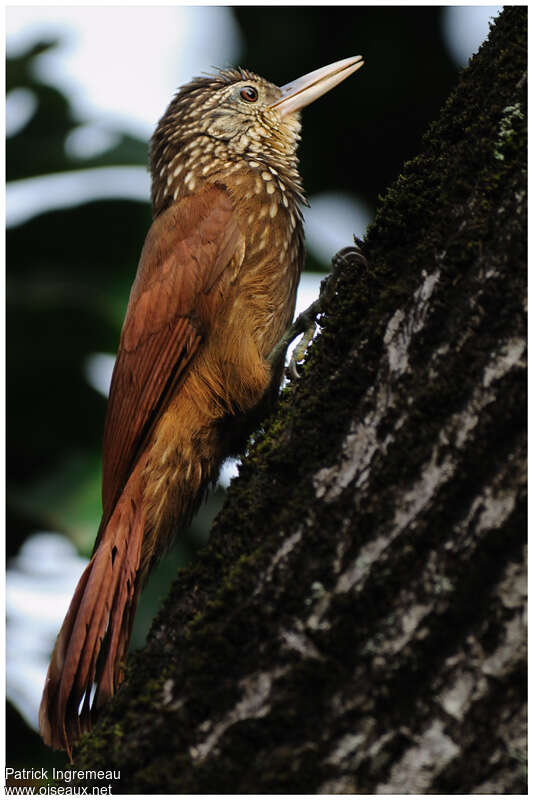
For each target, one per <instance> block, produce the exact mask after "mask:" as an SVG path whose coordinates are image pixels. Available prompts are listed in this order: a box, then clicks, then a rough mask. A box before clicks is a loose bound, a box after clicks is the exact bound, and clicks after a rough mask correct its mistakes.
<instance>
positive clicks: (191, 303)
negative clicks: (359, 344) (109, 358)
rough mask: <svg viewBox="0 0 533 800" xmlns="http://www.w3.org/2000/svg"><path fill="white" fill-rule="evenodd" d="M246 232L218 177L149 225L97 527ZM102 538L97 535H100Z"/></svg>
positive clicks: (117, 372)
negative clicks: (242, 230) (238, 221)
mask: <svg viewBox="0 0 533 800" xmlns="http://www.w3.org/2000/svg"><path fill="white" fill-rule="evenodd" d="M243 256H244V247H243V236H242V234H241V231H240V229H239V226H238V224H237V221H236V219H235V215H234V212H233V206H232V202H231V198H230V196H229V194H228V193H227V191H226V190H225V189H224V187H223V186H222V185H219V184H215V185H213V186H209V187H207V188H206V189H204V190H203V191H202V192H199V193H197V194H195V195H193V196H191V197H187V198H184V199H183V200H181V201H180V202H179V203H176V204H175V205H173V206H171V207H170V208H169V209H167V210H166V211H165V212H164V213H163V214H161V215H160V216H159V217H158V218H157V219H156V220H155V221H154V223H153V224H152V227H151V228H150V231H149V232H148V235H147V238H146V242H145V245H144V248H143V252H142V254H141V259H140V263H139V268H138V270H137V276H136V278H135V281H134V284H133V286H132V290H131V294H130V300H129V304H128V310H127V312H126V318H125V320H124V325H123V328H122V334H121V338H120V345H119V350H118V354H117V359H116V363H115V368H114V371H113V377H112V381H111V389H110V394H109V402H108V408H107V416H106V424H105V431H104V445H103V480H102V502H103V512H104V513H103V518H102V523H101V526H100V531H103V530H104V528H105V525H106V524H107V520H108V519H109V517H110V516H111V514H112V513H113V509H114V507H115V505H116V503H117V500H118V498H119V496H120V493H121V492H122V490H123V488H124V486H125V485H126V482H127V480H128V476H129V475H130V473H131V471H132V469H133V467H134V466H135V463H136V461H137V459H138V457H139V455H140V453H141V452H142V449H143V447H144V445H145V443H146V438H147V436H148V435H149V432H150V430H151V429H152V427H153V425H154V424H155V421H156V420H157V419H158V417H159V415H160V414H161V413H162V411H163V410H164V408H165V406H166V403H167V402H168V399H169V397H168V395H169V391H175V389H176V386H177V385H179V382H180V380H182V379H183V376H184V374H185V372H186V370H187V368H188V366H189V365H190V363H191V360H192V359H193V358H194V354H195V353H196V351H197V350H198V347H199V346H200V344H201V342H202V340H203V338H204V337H205V335H206V332H207V330H208V328H209V318H208V315H207V314H206V313H205V308H206V303H205V296H206V295H212V297H210V300H212V306H211V309H212V310H213V305H215V304H216V303H218V302H220V298H221V292H213V289H214V287H215V286H216V285H218V284H221V283H222V281H221V277H222V275H223V273H224V270H225V269H226V267H227V266H228V265H229V264H230V262H231V261H232V259H233V260H234V261H235V259H238V261H239V264H238V265H237V267H238V266H240V263H242V259H243ZM97 543H98V540H97Z"/></svg>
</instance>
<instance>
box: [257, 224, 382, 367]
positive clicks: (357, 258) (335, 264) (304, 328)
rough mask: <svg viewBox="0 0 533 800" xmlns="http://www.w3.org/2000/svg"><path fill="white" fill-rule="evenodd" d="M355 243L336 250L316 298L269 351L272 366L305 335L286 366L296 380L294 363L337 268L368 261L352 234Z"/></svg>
mask: <svg viewBox="0 0 533 800" xmlns="http://www.w3.org/2000/svg"><path fill="white" fill-rule="evenodd" d="M354 243H355V246H351V247H343V249H342V250H339V252H338V253H336V254H335V255H334V256H333V258H332V259H331V267H332V269H331V272H330V273H329V275H326V277H325V278H324V279H323V280H322V282H321V284H320V294H319V296H318V299H317V300H315V301H314V303H311V305H310V306H309V307H308V308H306V309H305V311H302V313H301V314H299V315H298V316H297V317H296V319H295V320H294V322H293V323H292V325H291V326H290V328H288V329H287V330H286V331H285V333H284V334H283V336H282V337H281V339H280V340H279V342H278V343H277V345H276V346H275V347H274V349H273V350H272V352H271V353H270V355H269V357H268V361H269V362H270V364H271V366H272V368H273V369H275V367H276V365H278V364H279V362H280V361H281V360H285V354H286V352H287V348H288V346H289V345H290V344H291V342H292V341H294V339H296V337H297V336H299V335H300V334H301V333H303V334H304V335H303V336H302V339H301V341H300V342H299V344H298V345H297V346H296V347H295V349H294V351H293V354H292V356H291V360H290V362H289V366H288V367H287V372H288V374H289V376H290V377H291V378H293V379H295V380H297V379H298V378H299V377H300V375H299V372H298V367H297V364H298V362H299V361H302V359H303V357H304V355H305V351H306V350H307V347H308V345H309V342H310V341H311V340H312V338H313V336H314V335H315V331H316V318H317V317H318V315H319V314H321V313H322V312H323V311H324V308H325V306H326V304H327V301H329V300H330V298H331V297H332V296H333V293H334V291H335V287H336V284H337V279H338V276H339V272H340V270H341V269H342V268H343V267H344V266H345V265H346V264H349V263H352V264H360V265H361V266H366V265H367V260H366V258H365V257H364V255H363V253H362V251H361V248H360V246H359V245H360V244H362V242H361V240H360V239H356V238H355V237H354Z"/></svg>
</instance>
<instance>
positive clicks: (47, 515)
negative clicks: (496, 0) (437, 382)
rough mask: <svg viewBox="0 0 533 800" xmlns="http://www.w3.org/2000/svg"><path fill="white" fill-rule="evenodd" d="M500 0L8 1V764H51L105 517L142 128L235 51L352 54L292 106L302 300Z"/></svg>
mask: <svg viewBox="0 0 533 800" xmlns="http://www.w3.org/2000/svg"><path fill="white" fill-rule="evenodd" d="M499 10H500V8H499V7H498V6H453V7H452V6H449V7H437V6H430V7H420V6H412V7H404V8H402V7H399V6H394V7H376V6H372V7H364V6H339V7H332V6H327V7H320V6H307V7H305V6H291V7H286V6H264V7H260V6H251V7H244V6H239V7H234V8H230V7H224V6H211V7H198V6H165V7H156V6H154V7H136V6H130V7H128V6H122V7H120V6H119V7H112V6H108V7H105V6H104V7H81V6H80V7H67V6H62V7H45V6H39V7H22V6H21V7H16V6H11V7H8V9H7V18H6V28H7V41H6V54H7V65H6V92H7V94H6V136H7V144H6V152H7V161H6V179H7V186H6V224H7V239H6V241H7V245H6V247H7V291H6V294H7V357H8V362H7V365H8V369H7V404H8V405H7V411H8V418H7V419H8V424H7V557H8V562H7V567H8V569H7V593H6V604H7V635H6V654H7V659H6V660H7V678H6V687H7V695H8V710H7V763H8V764H9V765H10V766H17V765H18V766H26V767H28V766H34V767H41V766H47V765H52V764H56V765H62V764H64V762H65V757H64V755H63V754H59V755H58V754H51V753H50V752H49V751H47V749H46V748H44V747H43V746H42V745H41V743H40V739H39V737H38V736H37V734H36V732H35V728H36V720H37V709H38V704H39V700H40V694H41V691H42V686H43V682H44V677H45V673H46V668H47V662H48V658H49V655H50V652H51V648H52V646H53V642H54V639H55V636H56V634H57V632H58V629H59V625H60V623H61V621H62V618H63V615H64V613H65V611H66V608H67V605H68V602H69V600H70V597H71V594H72V591H73V589H74V586H75V584H76V582H77V580H78V577H79V575H80V574H81V571H82V569H83V567H84V565H85V564H86V562H87V558H88V556H89V554H90V552H91V548H92V543H93V540H94V537H95V534H96V530H97V527H98V522H99V517H100V444H101V437H102V430H103V421H104V414H105V404H106V400H105V398H106V393H107V387H108V384H109V379H110V374H111V370H112V365H113V358H114V352H115V350H116V347H117V344H118V338H119V334H120V327H121V323H122V318H123V314H124V311H125V307H126V304H127V299H128V294H129V288H130V285H131V282H132V280H133V277H134V275H135V270H136V266H137V261H138V257H139V253H140V250H141V247H142V244H143V240H144V237H145V234H146V231H147V229H148V227H149V225H150V221H151V213H150V206H149V194H150V182H149V175H148V172H147V146H148V140H149V137H150V135H151V133H152V131H153V129H154V126H155V124H156V123H157V120H158V118H159V117H160V116H161V115H162V113H163V112H164V110H165V108H166V106H167V105H168V102H169V101H170V99H171V97H172V95H173V94H174V92H175V91H176V89H177V88H178V87H179V86H180V84H182V83H185V82H187V81H188V80H189V79H190V78H191V77H193V76H194V75H197V74H200V73H202V72H208V71H209V70H210V69H211V68H212V67H216V66H226V65H228V64H239V65H241V66H245V67H247V68H249V69H251V70H253V71H255V72H258V73H259V74H261V75H263V76H264V77H266V78H268V79H269V80H271V81H273V82H274V83H277V84H279V85H282V84H284V83H287V82H289V81H290V80H292V79H294V78H297V77H299V76H300V75H303V74H304V73H306V72H309V71H310V70H313V69H316V68H317V67H321V66H324V65H326V64H328V63H330V62H332V61H336V60H338V59H341V58H345V57H347V56H350V55H355V54H358V53H361V54H363V55H364V58H365V66H364V68H363V69H362V70H361V71H360V72H358V73H357V74H356V75H355V76H354V77H352V78H350V79H348V80H347V81H346V82H345V83H343V84H341V85H340V86H339V87H337V88H336V89H334V90H333V91H332V92H331V93H330V94H328V95H326V96H325V97H323V98H322V99H320V100H318V101H317V102H316V103H315V104H314V105H312V106H310V107H309V108H308V109H306V110H305V111H304V113H303V140H302V145H301V149H300V162H301V171H302V174H303V177H304V184H305V187H306V189H307V192H308V195H309V198H310V202H311V208H310V209H307V210H305V219H306V238H307V247H308V258H307V272H306V274H305V276H304V279H303V281H302V291H301V294H300V296H299V301H298V302H299V307H300V308H303V307H305V306H306V305H308V303H309V302H311V301H312V300H313V299H314V297H315V296H316V293H317V292H318V285H319V283H320V279H321V277H322V275H323V273H324V272H325V271H327V270H328V268H329V261H330V259H331V256H332V255H333V254H334V253H335V252H336V250H338V249H340V248H341V247H344V246H346V245H349V244H351V243H352V237H353V234H356V235H357V236H363V235H364V231H365V228H366V226H367V225H368V223H369V222H370V221H371V220H372V217H373V214H374V212H375V209H376V205H377V203H378V200H379V196H380V194H382V193H383V192H384V191H385V190H386V188H387V186H388V185H389V184H390V183H391V182H392V181H393V180H394V179H395V178H396V177H397V176H398V174H399V172H400V170H401V168H402V164H403V162H404V161H406V160H407V159H410V158H412V157H413V156H415V155H416V154H417V152H418V151H419V149H420V140H421V137H422V135H423V133H424V131H425V130H426V128H427V127H428V125H429V123H430V122H431V121H432V120H433V119H434V118H435V117H436V115H437V114H438V112H439V109H440V108H441V106H442V105H443V103H444V102H445V100H446V98H447V96H448V95H449V93H450V91H451V90H452V89H453V87H454V85H455V84H456V82H457V77H458V73H459V71H460V70H461V68H462V67H463V66H465V65H466V64H467V62H468V59H469V57H470V56H471V55H472V53H473V52H475V51H476V50H477V49H478V47H479V45H480V44H481V43H482V41H483V40H484V39H485V37H486V35H487V34H488V30H489V20H490V19H491V18H493V17H496V16H497V15H498V13H499ZM237 469H238V466H237V465H236V464H232V465H229V467H227V468H226V469H225V470H223V473H222V478H221V481H220V484H219V486H218V487H217V489H216V490H215V491H214V492H213V493H212V494H211V495H210V497H209V499H208V501H207V503H206V504H205V505H204V506H203V507H202V509H201V511H200V512H199V514H198V517H197V518H196V520H195V521H194V523H193V525H192V526H191V529H190V531H189V532H188V534H187V535H186V536H183V537H181V539H180V541H179V542H177V543H176V546H175V548H174V549H173V551H172V553H171V554H170V556H169V557H168V558H167V559H165V560H164V562H163V563H162V564H161V565H160V567H159V568H158V570H157V572H156V574H154V575H153V577H152V579H151V580H150V582H149V584H148V587H147V589H146V591H145V593H144V595H143V598H142V602H141V605H140V608H139V611H138V614H137V620H136V625H135V630H134V637H133V641H132V646H133V647H139V646H140V645H142V643H143V641H144V638H145V636H146V632H147V630H148V628H149V625H150V621H151V619H152V617H153V615H154V613H155V612H156V611H157V609H158V607H159V605H160V603H161V601H162V599H163V598H164V596H165V594H166V591H167V588H168V586H169V584H170V582H171V581H172V579H173V578H174V577H175V575H176V571H177V569H178V568H179V567H180V566H183V565H185V564H186V563H187V562H188V561H189V560H190V559H191V558H192V557H193V555H194V552H195V551H196V549H197V548H198V547H200V546H201V545H202V544H203V543H204V542H205V541H206V538H207V535H208V531H209V527H210V523H211V521H212V519H213V517H214V515H215V514H216V512H217V510H218V508H219V507H220V504H221V502H222V500H223V496H224V487H225V486H227V483H228V481H229V479H230V478H231V476H232V475H233V474H235V472H236V471H237Z"/></svg>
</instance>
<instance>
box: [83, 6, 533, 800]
mask: <svg viewBox="0 0 533 800" xmlns="http://www.w3.org/2000/svg"><path fill="white" fill-rule="evenodd" d="M525 52H526V39H525V11H524V9H522V8H518V7H514V8H508V9H506V10H504V12H503V13H502V14H501V15H500V17H499V19H498V20H497V22H496V24H495V25H494V27H493V29H492V32H491V35H490V37H489V40H488V42H487V43H485V44H484V45H483V47H482V48H481V50H480V52H479V53H478V54H477V55H476V56H475V57H474V58H473V59H472V60H471V64H470V65H469V67H468V68H467V69H466V70H465V71H464V73H463V74H462V76H461V78H460V81H459V84H458V87H457V89H456V91H455V92H454V93H453V94H452V96H451V97H450V98H449V100H448V102H447V103H446V105H445V107H444V109H443V110H442V113H441V115H440V117H439V119H438V120H437V121H436V122H435V123H434V124H433V125H432V126H431V128H430V130H429V131H428V133H427V134H426V136H425V139H424V142H423V145H422V150H421V153H420V155H419V156H418V157H417V158H415V159H414V160H413V161H411V162H409V163H407V164H405V165H404V167H403V170H402V172H401V175H400V176H399V178H398V180H397V181H396V183H395V184H394V185H393V186H392V187H391V188H390V190H389V191H388V192H387V194H386V195H385V197H384V198H382V202H381V206H380V210H379V212H378V214H377V217H376V220H375V221H374V223H373V224H372V226H371V227H370V229H369V231H368V234H367V237H366V241H365V245H364V251H365V255H366V257H367V259H368V265H367V266H366V267H365V266H361V265H357V266H355V264H353V263H351V264H348V265H347V267H346V268H345V269H344V270H343V271H342V272H341V274H340V275H339V279H338V283H337V286H336V291H335V294H334V296H333V297H332V298H331V300H330V302H329V305H328V307H327V309H326V313H325V315H324V318H323V319H322V324H321V327H322V333H321V335H320V336H319V337H318V339H317V340H316V341H315V342H314V344H313V346H312V347H311V349H310V352H309V355H308V357H307V361H306V365H305V368H304V374H303V376H302V378H301V379H300V381H298V382H297V383H296V384H291V385H290V386H289V388H288V389H286V390H285V391H284V393H283V394H282V397H281V399H280V403H279V406H278V409H277V411H276V413H275V415H274V416H273V417H272V418H271V419H270V420H268V421H267V422H266V423H265V425H264V427H263V429H262V430H261V431H260V432H258V433H257V434H256V436H255V437H254V441H253V443H252V444H251V446H250V448H249V451H248V453H247V455H246V457H245V458H244V460H243V464H242V467H241V470H240V476H239V478H238V480H236V481H234V483H233V484H232V486H231V488H230V492H229V496H228V500H227V503H226V505H225V507H224V509H223V511H222V513H221V514H220V515H219V517H218V519H217V521H216V523H215V526H214V529H213V532H212V536H211V539H210V542H209V544H208V545H207V546H206V548H205V549H204V550H203V551H202V552H201V554H200V556H199V558H198V559H197V561H196V562H195V563H194V564H193V565H192V566H191V567H189V568H188V569H186V570H184V571H183V572H182V573H180V575H179V577H178V579H177V581H176V583H175V585H174V587H173V590H172V592H171V594H170V596H169V597H168V598H167V601H166V602H165V605H164V607H163V609H162V610H161V612H160V614H159V615H158V618H157V619H156V621H155V623H154V626H153V628H152V632H151V635H150V637H149V641H148V644H147V646H146V648H145V649H144V651H142V652H140V653H138V654H135V655H134V656H133V657H132V658H131V659H130V662H129V669H128V680H127V682H126V683H125V685H124V686H123V688H122V689H121V690H120V691H119V693H118V694H117V696H116V698H115V699H114V701H113V702H112V703H111V704H110V705H109V707H108V708H107V709H106V711H105V712H104V713H103V715H102V719H101V721H100V723H99V724H98V725H97V726H96V728H95V730H94V732H93V734H92V735H91V736H90V737H87V739H86V740H85V741H84V743H83V745H82V747H81V749H80V750H79V752H78V753H77V755H76V767H78V768H91V769H94V768H99V767H100V768H104V769H112V768H119V769H121V771H122V781H121V785H120V787H114V789H115V791H117V792H128V793H148V792H150V793H166V794H171V793H228V792H231V793H254V794H264V793H406V792H407V793H415V792H416V793H441V794H446V793H464V794H468V793H482V792H489V793H513V792H521V791H523V790H524V783H523V781H524V777H523V762H524V746H525V734H524V720H525V712H524V698H523V692H524V674H523V660H524V626H523V621H522V612H523V603H524V593H525V584H524V553H523V548H524V524H525V508H524V506H525V500H524V497H525V442H524V439H525V437H524V418H525V385H524V369H525V364H524V359H525V322H524V294H525V289H524V261H525V247H524V237H525V206H524V204H525V159H524V154H525V111H524V104H525V97H524V89H525V81H524V74H525ZM347 244H349V243H347Z"/></svg>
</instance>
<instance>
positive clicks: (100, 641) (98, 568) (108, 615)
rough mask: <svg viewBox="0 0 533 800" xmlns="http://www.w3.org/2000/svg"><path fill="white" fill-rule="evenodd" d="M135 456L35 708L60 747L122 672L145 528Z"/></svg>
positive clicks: (84, 726) (86, 725) (48, 739)
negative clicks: (134, 466) (134, 464)
mask: <svg viewBox="0 0 533 800" xmlns="http://www.w3.org/2000/svg"><path fill="white" fill-rule="evenodd" d="M140 466H141V465H140V464H139V465H138V467H137V468H136V470H135V471H134V473H133V475H132V476H131V478H134V480H133V481H132V480H131V478H130V481H129V482H128V485H127V486H126V488H125V489H124V492H123V494H122V496H121V497H120V499H119V501H118V503H117V505H116V507H115V509H114V511H113V514H112V516H111V517H110V519H109V521H108V523H107V525H106V527H105V530H104V531H103V533H102V535H101V536H100V538H99V542H98V546H97V548H96V550H95V552H94V554H93V556H92V558H91V560H90V562H89V564H88V565H87V567H86V569H85V571H84V573H83V575H82V576H81V578H80V580H79V583H78V586H77V588H76V591H75V593H74V597H73V598H72V601H71V603H70V607H69V609H68V611H67V615H66V617H65V620H64V622H63V625H62V627H61V630H60V632H59V635H58V637H57V641H56V644H55V647H54V651H53V653H52V658H51V661H50V666H49V668H48V675H47V677H46V683H45V687H44V692H43V697H42V700H41V707H40V709H39V727H40V729H41V734H42V737H43V740H44V742H45V743H46V744H47V745H49V746H50V747H53V748H54V749H65V750H66V751H67V753H68V756H69V758H70V760H71V761H72V744H73V743H74V742H75V741H76V740H77V739H79V737H80V736H81V735H82V733H85V732H86V731H88V730H90V728H91V724H92V721H93V717H94V712H95V710H96V708H97V707H98V706H99V705H101V704H102V703H104V702H105V701H106V700H107V699H108V698H109V697H111V695H113V694H114V692H115V691H116V689H117V688H118V685H119V684H120V682H121V680H122V666H123V660H124V658H125V655H126V650H127V647H128V644H129V639H130V635H131V628H132V624H133V618H134V616H135V610H136V606H137V597H138V594H139V591H140V580H139V576H138V570H139V562H140V557H141V547H142V541H143V533H144V512H143V508H142V503H141V498H142V493H141V492H140V491H135V488H137V489H139V488H140V482H139V474H140V473H139V470H140Z"/></svg>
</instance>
